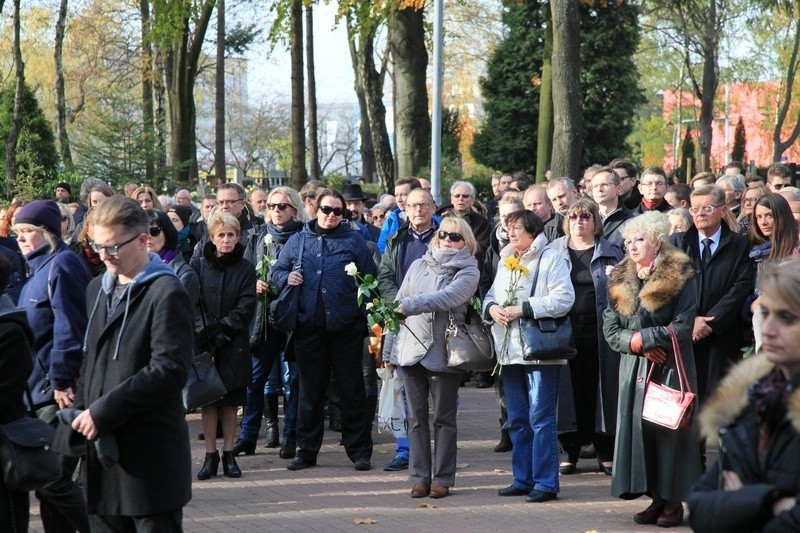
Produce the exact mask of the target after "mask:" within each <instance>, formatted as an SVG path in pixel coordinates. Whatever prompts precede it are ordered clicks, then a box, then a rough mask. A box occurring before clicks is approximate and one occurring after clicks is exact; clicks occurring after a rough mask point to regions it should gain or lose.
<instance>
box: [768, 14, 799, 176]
mask: <svg viewBox="0 0 800 533" xmlns="http://www.w3.org/2000/svg"><path fill="white" fill-rule="evenodd" d="M799 52H800V7H795V31H794V43H793V45H792V55H791V56H790V58H789V66H788V67H787V69H786V81H785V82H784V85H785V86H784V94H783V101H782V102H780V106H779V109H778V116H777V118H776V120H775V129H774V130H773V131H772V146H773V148H772V161H773V162H774V163H780V161H781V156H782V155H783V152H785V151H786V150H788V149H789V147H790V146H792V145H793V144H794V142H795V141H796V140H797V137H798V136H800V113H798V114H797V120H796V122H795V124H794V127H793V128H792V133H790V134H789V138H788V139H787V140H786V141H785V142H784V141H782V140H781V132H782V131H783V125H784V123H785V122H786V116H787V115H788V114H789V109H790V108H791V105H792V94H794V79H795V73H796V70H797V60H798V53H799Z"/></svg>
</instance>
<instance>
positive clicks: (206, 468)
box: [197, 451, 219, 480]
mask: <svg viewBox="0 0 800 533" xmlns="http://www.w3.org/2000/svg"><path fill="white" fill-rule="evenodd" d="M218 470H219V452H217V451H214V452H211V453H208V452H206V460H205V461H203V467H202V468H201V469H200V471H199V472H198V473H197V479H201V480H203V479H209V478H211V476H216V475H217V471H218Z"/></svg>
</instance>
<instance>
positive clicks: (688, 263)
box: [608, 244, 694, 316]
mask: <svg viewBox="0 0 800 533" xmlns="http://www.w3.org/2000/svg"><path fill="white" fill-rule="evenodd" d="M693 276H694V268H692V260H691V259H689V257H688V256H687V255H686V254H684V253H683V252H681V251H680V250H678V249H677V248H675V247H674V246H670V245H668V244H664V247H663V249H662V251H661V254H660V257H659V260H658V262H657V264H656V267H655V270H654V271H653V273H652V274H651V276H650V279H648V280H647V281H646V282H645V283H644V285H641V281H640V280H639V277H638V276H637V269H636V264H635V263H634V262H633V260H632V259H631V258H630V257H626V258H625V259H623V260H622V261H621V262H620V263H619V264H618V265H617V266H615V267H614V270H612V271H611V274H610V275H609V276H608V293H609V296H610V297H611V305H613V306H614V309H616V310H617V312H619V313H620V314H622V315H624V316H633V315H635V314H636V310H637V309H638V307H639V305H641V306H642V307H643V308H644V309H645V310H646V311H648V312H650V313H652V312H654V311H656V310H657V309H660V308H662V307H664V306H665V305H667V304H668V303H669V302H670V301H671V300H672V299H673V298H675V297H677V296H678V295H679V294H680V292H681V289H683V286H684V284H686V282H687V281H688V280H690V279H691V278H692V277H693Z"/></svg>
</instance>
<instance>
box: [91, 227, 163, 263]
mask: <svg viewBox="0 0 800 533" xmlns="http://www.w3.org/2000/svg"><path fill="white" fill-rule="evenodd" d="M158 229H161V228H158ZM138 238H139V234H137V235H134V236H133V237H131V238H130V239H128V240H127V241H125V242H123V243H121V244H97V243H96V242H90V243H89V246H90V247H91V249H92V250H94V253H96V254H99V253H100V252H102V251H103V250H105V251H106V253H107V254H108V255H110V256H111V257H116V256H117V255H119V249H120V248H122V247H123V246H125V245H126V244H128V243H130V242H133V241H135V240H136V239H138Z"/></svg>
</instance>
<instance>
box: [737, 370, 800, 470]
mask: <svg viewBox="0 0 800 533" xmlns="http://www.w3.org/2000/svg"><path fill="white" fill-rule="evenodd" d="M798 382H800V376H798V377H795V378H794V379H792V380H791V381H789V380H787V379H786V376H784V375H783V371H781V369H780V368H778V367H777V366H776V367H774V368H773V369H772V370H770V371H769V373H768V374H767V375H765V376H764V377H762V378H761V379H759V380H758V381H756V382H755V383H753V385H752V386H751V387H750V390H749V391H748V396H749V398H750V401H751V402H752V404H753V406H754V408H755V411H756V418H757V419H758V453H759V455H760V454H762V453H764V452H765V451H766V450H767V446H768V445H769V441H770V439H771V438H772V434H773V433H774V432H775V430H776V429H777V427H778V424H780V422H781V421H782V420H783V419H784V418H786V409H787V404H788V400H789V395H790V394H791V393H792V392H793V391H794V389H795V387H796V386H797V384H798Z"/></svg>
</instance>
